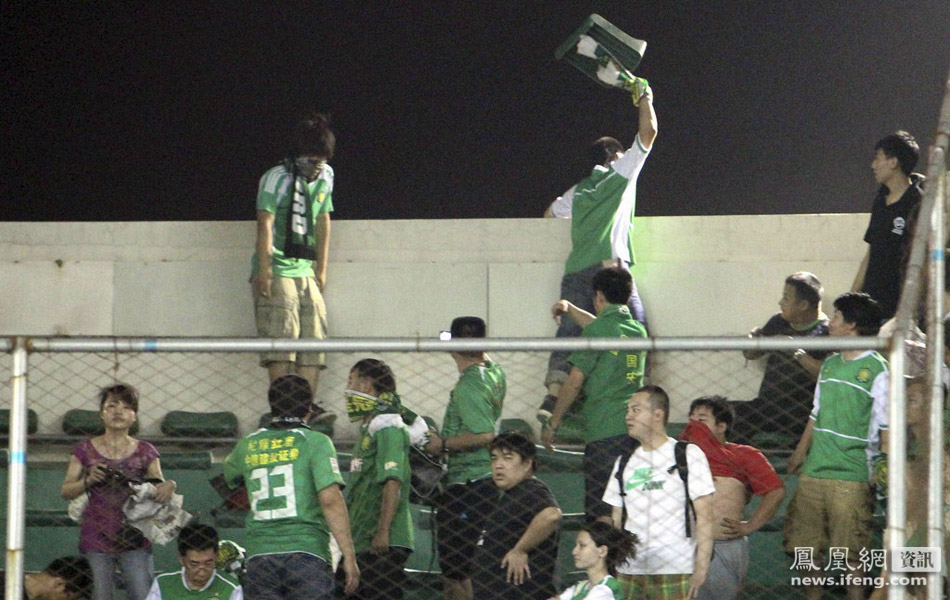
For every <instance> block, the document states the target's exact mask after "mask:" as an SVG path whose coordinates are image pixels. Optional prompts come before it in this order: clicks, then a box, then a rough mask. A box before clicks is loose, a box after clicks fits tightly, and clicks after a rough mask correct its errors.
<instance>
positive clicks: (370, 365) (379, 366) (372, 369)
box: [350, 358, 396, 396]
mask: <svg viewBox="0 0 950 600" xmlns="http://www.w3.org/2000/svg"><path fill="white" fill-rule="evenodd" d="M350 372H355V373H356V374H357V375H358V376H359V377H363V378H366V379H369V380H370V382H372V384H373V389H374V390H375V391H376V395H377V396H378V395H379V394H382V393H383V392H395V391H396V376H395V375H393V370H392V369H390V368H389V365H387V364H386V363H384V362H383V361H381V360H379V359H377V358H364V359H362V360H359V361H357V363H356V364H355V365H353V368H352V369H350Z"/></svg>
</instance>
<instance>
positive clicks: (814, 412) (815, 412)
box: [808, 364, 824, 421]
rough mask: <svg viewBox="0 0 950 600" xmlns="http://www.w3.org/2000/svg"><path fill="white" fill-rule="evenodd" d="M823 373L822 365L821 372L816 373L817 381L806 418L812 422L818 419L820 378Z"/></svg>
mask: <svg viewBox="0 0 950 600" xmlns="http://www.w3.org/2000/svg"><path fill="white" fill-rule="evenodd" d="M823 371H824V364H822V370H821V371H819V372H818V381H817V382H816V383H815V394H814V400H812V403H811V413H810V414H809V415H808V418H809V419H811V420H812V421H815V420H817V419H818V409H819V408H820V406H821V376H822V372H823Z"/></svg>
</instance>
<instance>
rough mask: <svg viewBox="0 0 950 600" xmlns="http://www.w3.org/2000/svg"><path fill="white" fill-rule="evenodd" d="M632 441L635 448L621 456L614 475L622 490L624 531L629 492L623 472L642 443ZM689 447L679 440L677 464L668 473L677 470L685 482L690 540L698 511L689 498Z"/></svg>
mask: <svg viewBox="0 0 950 600" xmlns="http://www.w3.org/2000/svg"><path fill="white" fill-rule="evenodd" d="M632 441H633V442H634V443H633V447H632V448H631V449H629V450H627V451H626V452H624V453H623V454H621V455H620V463H619V464H618V465H617V471H616V472H615V473H614V477H615V478H616V479H617V484H618V487H619V488H620V506H621V517H620V528H621V529H623V527H624V525H625V524H626V523H627V503H626V497H627V491H626V490H625V489H624V482H623V470H624V469H625V468H626V467H627V462H629V460H630V457H631V456H633V453H634V452H636V450H637V448H639V447H640V442H638V441H637V440H632ZM688 445H689V442H686V441H682V440H677V442H676V446H674V447H673V456H675V457H676V462H675V463H674V464H673V466H671V467H670V468H669V469H667V470H666V472H667V473H672V472H673V470H674V469H675V470H677V471H679V474H680V479H681V480H683V489H684V490H685V491H686V507H685V520H686V537H688V538H689V537H693V529H692V525H691V521H692V520H693V519H695V518H696V509H695V508H694V507H693V501H692V500H691V499H690V497H689V464H688V463H687V462H686V447H687V446H688Z"/></svg>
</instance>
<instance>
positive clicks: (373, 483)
mask: <svg viewBox="0 0 950 600" xmlns="http://www.w3.org/2000/svg"><path fill="white" fill-rule="evenodd" d="M345 396H346V412H347V415H348V416H349V418H350V420H351V421H353V422H358V423H359V424H360V429H359V436H358V437H357V442H356V446H355V448H354V449H353V460H352V461H351V462H350V482H349V488H348V489H347V494H346V499H347V506H348V507H349V511H350V521H351V524H352V529H353V545H354V547H355V549H356V560H357V563H358V564H359V567H360V579H361V584H360V590H359V592H358V595H359V597H360V598H363V599H364V600H377V599H379V600H402V597H403V588H404V587H405V585H406V574H405V571H404V568H405V566H406V561H407V560H408V559H409V554H410V553H411V552H412V550H413V546H414V540H413V531H412V517H411V515H410V512H409V483H410V476H411V473H410V470H409V430H408V428H407V427H406V424H405V423H404V422H403V419H402V416H401V414H400V402H399V396H398V395H397V394H396V377H395V376H394V375H393V372H392V369H390V368H389V365H387V364H386V363H384V362H383V361H381V360H377V359H374V358H364V359H363V360H360V361H359V362H357V363H356V364H355V365H353V368H352V369H351V370H350V376H349V379H348V381H347V390H346V392H345Z"/></svg>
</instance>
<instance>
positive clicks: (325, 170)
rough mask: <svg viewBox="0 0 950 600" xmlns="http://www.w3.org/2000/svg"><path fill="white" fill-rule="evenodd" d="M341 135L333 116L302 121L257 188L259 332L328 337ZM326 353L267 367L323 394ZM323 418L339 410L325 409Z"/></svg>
mask: <svg viewBox="0 0 950 600" xmlns="http://www.w3.org/2000/svg"><path fill="white" fill-rule="evenodd" d="M335 147H336V137H335V136H334V134H333V131H331V130H330V120H329V117H328V116H327V115H324V114H321V113H317V114H314V115H312V116H310V117H308V118H306V119H303V120H301V121H300V122H299V123H297V125H296V127H294V130H293V133H292V135H291V143H290V148H289V150H290V153H289V156H288V157H287V158H286V159H285V160H284V161H283V162H282V163H281V164H279V165H277V166H276V167H274V168H272V169H270V170H269V171H267V172H266V173H264V176H263V177H261V181H260V185H259V187H258V191H257V241H256V244H255V253H254V257H253V259H252V261H251V288H252V292H253V294H254V313H255V318H256V320H257V332H258V335H260V336H261V337H267V338H290V339H299V338H317V339H323V338H325V337H326V335H327V310H326V305H325V304H324V301H323V288H324V286H325V285H326V280H327V260H328V254H329V249H330V212H331V211H333V168H332V167H331V166H330V165H328V164H327V161H328V160H330V159H331V158H333V150H334V148H335ZM325 360H326V357H325V355H324V354H323V353H322V352H321V353H311V352H301V353H293V352H266V353H264V354H262V355H261V366H263V367H265V368H266V369H267V372H268V375H269V376H270V380H271V381H274V380H275V379H277V378H278V377H281V376H282V375H287V374H288V373H297V374H299V375H301V376H303V377H304V378H305V379H306V380H307V381H308V382H309V383H310V387H311V389H312V390H313V391H314V393H316V389H317V381H318V376H319V373H320V369H322V368H323V367H324V364H325ZM315 413H316V414H315V415H314V416H315V417H317V420H318V421H321V422H326V423H332V422H333V420H334V418H335V417H336V415H334V414H333V413H329V412H326V411H324V410H323V409H322V408H320V407H317V410H316V411H315Z"/></svg>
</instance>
